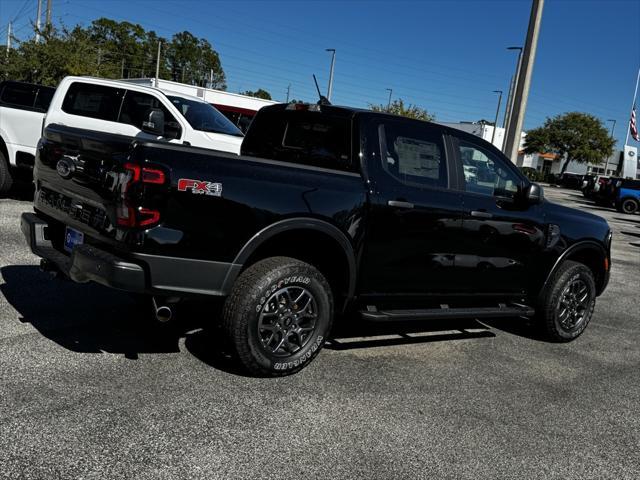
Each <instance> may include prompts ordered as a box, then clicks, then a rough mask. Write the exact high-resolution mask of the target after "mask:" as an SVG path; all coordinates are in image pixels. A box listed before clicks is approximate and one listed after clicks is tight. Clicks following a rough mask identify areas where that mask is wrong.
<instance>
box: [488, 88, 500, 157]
mask: <svg viewBox="0 0 640 480" xmlns="http://www.w3.org/2000/svg"><path fill="white" fill-rule="evenodd" d="M493 93H497V94H498V108H496V118H495V120H494V121H493V133H492V134H491V145H493V141H494V139H495V138H496V130H497V129H498V115H499V114H500V103H501V102H502V90H494V91H493Z"/></svg>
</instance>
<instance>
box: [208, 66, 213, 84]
mask: <svg viewBox="0 0 640 480" xmlns="http://www.w3.org/2000/svg"><path fill="white" fill-rule="evenodd" d="M209 88H213V68H211V69H209Z"/></svg>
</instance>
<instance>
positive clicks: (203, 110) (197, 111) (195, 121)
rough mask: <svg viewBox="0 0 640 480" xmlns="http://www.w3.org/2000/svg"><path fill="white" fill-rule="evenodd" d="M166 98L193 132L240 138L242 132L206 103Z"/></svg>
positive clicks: (171, 97) (181, 98)
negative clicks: (221, 134)
mask: <svg viewBox="0 0 640 480" xmlns="http://www.w3.org/2000/svg"><path fill="white" fill-rule="evenodd" d="M168 98H169V100H170V101H171V103H173V105H174V106H175V107H176V108H177V109H178V111H179V112H180V113H182V116H183V117H184V118H185V119H186V120H187V122H189V125H191V126H192V127H193V128H194V129H195V130H200V131H202V132H213V133H224V134H226V135H234V136H236V137H242V132H241V131H240V130H238V129H237V128H236V126H235V125H234V124H233V123H231V122H230V121H229V120H228V119H227V117H225V116H224V115H222V113H220V112H219V111H218V110H216V109H215V108H213V107H212V106H211V105H209V104H208V103H204V102H198V101H195V100H189V99H188V98H184V97H174V96H170V97H168Z"/></svg>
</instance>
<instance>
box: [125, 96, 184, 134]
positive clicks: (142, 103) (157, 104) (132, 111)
mask: <svg viewBox="0 0 640 480" xmlns="http://www.w3.org/2000/svg"><path fill="white" fill-rule="evenodd" d="M153 109H159V110H162V112H163V113H164V133H165V137H167V138H179V137H180V134H181V133H182V129H181V128H180V124H179V123H178V121H177V120H176V119H175V117H174V116H173V115H172V114H171V113H170V112H169V110H168V109H167V107H165V106H164V105H163V104H162V102H161V101H160V100H158V99H157V98H156V97H154V96H153V95H149V94H146V93H140V92H134V91H131V90H127V93H126V95H125V96H124V101H123V102H122V110H121V111H120V117H119V118H118V121H119V122H120V123H126V124H129V125H133V126H134V127H136V128H138V129H140V130H142V127H143V123H144V122H146V121H147V120H148V119H149V113H150V111H151V110H153Z"/></svg>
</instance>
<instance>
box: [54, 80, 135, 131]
mask: <svg viewBox="0 0 640 480" xmlns="http://www.w3.org/2000/svg"><path fill="white" fill-rule="evenodd" d="M122 94H123V91H122V90H120V89H118V88H113V87H107V86H104V85H94V84H91V83H82V82H74V83H72V84H71V86H70V87H69V89H68V90H67V94H66V96H65V97H64V101H63V102H62V110H63V111H64V112H66V113H70V114H72V115H81V116H83V117H90V118H97V119H99V120H107V121H110V122H115V121H116V120H117V118H118V110H119V109H120V103H121V101H122Z"/></svg>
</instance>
